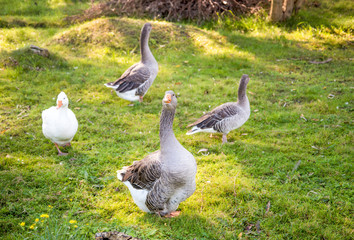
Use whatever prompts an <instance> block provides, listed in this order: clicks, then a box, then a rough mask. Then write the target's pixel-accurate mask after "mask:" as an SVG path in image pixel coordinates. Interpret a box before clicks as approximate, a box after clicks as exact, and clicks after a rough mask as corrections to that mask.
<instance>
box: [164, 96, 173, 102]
mask: <svg viewBox="0 0 354 240" xmlns="http://www.w3.org/2000/svg"><path fill="white" fill-rule="evenodd" d="M163 102H164V103H170V102H171V94H166V95H165V97H164V98H163Z"/></svg>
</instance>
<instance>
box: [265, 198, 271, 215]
mask: <svg viewBox="0 0 354 240" xmlns="http://www.w3.org/2000/svg"><path fill="white" fill-rule="evenodd" d="M269 209H270V201H268V203H267V206H266V212H265V214H267V213H268V212H269Z"/></svg>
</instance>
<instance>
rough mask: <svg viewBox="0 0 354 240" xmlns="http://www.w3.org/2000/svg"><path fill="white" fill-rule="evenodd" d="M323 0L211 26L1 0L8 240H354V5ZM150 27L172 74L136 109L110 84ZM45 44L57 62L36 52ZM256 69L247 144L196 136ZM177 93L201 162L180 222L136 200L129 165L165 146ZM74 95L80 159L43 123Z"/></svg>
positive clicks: (0, 208)
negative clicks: (161, 133)
mask: <svg viewBox="0 0 354 240" xmlns="http://www.w3.org/2000/svg"><path fill="white" fill-rule="evenodd" d="M323 2H324V3H323V4H322V6H321V7H320V8H314V7H311V8H308V9H305V10H303V11H300V13H299V14H298V15H297V16H296V17H294V18H293V19H291V20H290V21H289V22H287V23H284V24H279V25H274V24H271V23H269V22H267V21H266V20H265V16H264V14H263V15H262V14H261V15H259V16H256V17H248V18H246V17H245V18H242V19H240V20H239V21H238V22H232V21H231V20H230V19H223V20H220V21H218V22H215V23H212V24H211V23H210V24H206V25H204V28H202V27H198V26H196V25H193V24H181V23H169V22H165V21H160V20H159V21H153V20H149V19H132V18H99V19H96V20H92V21H88V22H84V23H81V24H76V25H68V24H67V23H65V22H64V21H63V19H64V17H65V16H67V15H70V14H76V13H77V12H78V11H79V10H80V9H85V8H86V7H87V6H88V5H89V3H87V2H80V1H78V2H75V1H37V4H38V5H37V6H33V1H20V0H17V1H0V5H2V6H3V7H2V8H1V10H0V23H1V24H2V25H1V26H3V27H4V28H1V29H0V51H1V52H0V68H1V69H0V92H1V94H0V123H1V125H0V149H1V151H0V178H1V181H0V191H1V195H0V236H1V238H3V239H93V236H94V234H95V233H96V232H102V231H112V230H117V231H122V232H125V233H127V234H129V235H132V236H135V237H139V238H142V239H194V238H195V239H351V237H350V236H351V235H352V232H353V217H352V213H353V187H352V181H353V165H352V159H353V150H352V148H353V120H352V119H353V114H352V113H353V97H352V96H353V88H354V86H353V82H354V81H353V80H354V79H353V75H354V72H353V69H354V66H353V65H354V64H353V53H354V51H353V45H352V41H353V37H352V28H351V26H353V24H352V22H353V17H352V16H350V12H351V13H352V12H353V3H352V2H351V1H344V0H342V1H336V2H335V3H331V2H332V1H323ZM320 16H321V17H320ZM146 21H151V22H152V23H153V31H152V33H151V39H150V48H151V49H152V51H153V53H154V55H155V57H156V60H157V61H158V62H159V68H160V71H159V74H158V76H157V78H156V80H155V82H154V84H153V85H152V87H151V88H150V90H149V91H148V93H147V95H146V96H145V97H144V102H143V103H142V104H137V105H135V106H132V107H131V106H128V105H129V104H130V103H129V102H127V101H125V100H122V99H119V98H118V97H117V96H116V94H115V93H111V91H110V89H108V88H106V87H105V86H104V85H103V84H104V83H106V82H108V81H112V80H115V79H116V78H117V77H118V76H119V75H120V74H121V73H123V72H124V70H125V69H126V68H128V67H129V66H130V65H132V64H133V63H135V62H137V61H139V58H140V54H139V34H140V29H141V26H142V25H143V24H144V22H146ZM38 24H39V25H38ZM206 27H207V28H206ZM30 44H34V45H38V46H42V47H45V48H48V49H49V51H50V52H51V56H50V57H49V58H48V59H47V58H42V57H40V56H37V55H33V54H31V52H30V51H29V50H28V46H29V45H30ZM328 58H332V61H331V62H329V63H326V64H311V63H309V61H313V60H315V61H323V60H326V59H328ZM242 74H249V76H250V78H251V80H250V83H249V85H248V96H249V100H250V103H251V110H252V113H251V117H250V119H249V121H248V122H247V123H246V124H245V125H244V126H242V127H241V128H240V129H238V130H235V131H233V132H231V133H230V134H229V141H231V142H233V143H232V144H226V145H221V136H220V135H217V134H216V135H214V136H213V137H212V138H211V137H209V134H204V133H201V134H195V135H192V136H187V135H185V133H186V131H187V129H186V125H188V123H191V122H192V121H193V120H195V119H196V118H197V117H199V116H201V115H202V114H203V112H205V111H207V110H209V109H211V108H214V107H216V106H218V105H220V104H221V103H224V102H227V101H235V100H236V92H237V88H238V82H239V79H240V77H241V76H242ZM168 89H172V90H174V91H175V92H176V93H177V94H178V96H179V98H178V108H177V114H176V118H175V121H174V131H175V134H176V136H177V138H178V139H179V141H180V142H181V143H182V145H184V146H185V147H186V148H187V149H188V150H189V151H191V152H192V153H193V155H194V156H195V157H196V160H197V164H198V173H197V190H196V192H195V193H194V194H193V195H192V196H191V197H190V198H189V199H188V200H186V201H185V202H183V203H181V204H180V207H179V209H180V210H181V211H182V214H181V215H180V216H179V217H177V218H174V219H160V218H159V217H157V216H155V215H149V214H145V213H143V212H141V211H140V210H139V209H138V208H137V207H136V206H135V204H134V203H133V201H132V198H131V196H130V194H129V191H128V189H127V188H126V187H125V186H124V185H123V184H122V183H121V182H119V181H118V179H117V178H116V170H118V169H120V168H121V167H123V166H125V165H128V164H131V163H132V162H133V161H135V160H140V159H142V158H143V157H144V156H146V155H147V154H148V153H150V152H153V151H155V150H156V149H158V148H159V138H158V128H159V126H158V124H159V114H160V111H161V99H162V97H163V95H164V92H165V91H166V90H168ZM62 90H63V91H65V93H66V94H67V95H68V97H69V99H70V108H71V109H72V110H73V111H74V112H75V114H76V116H77V119H78V121H79V130H78V132H77V135H76V136H75V138H74V140H73V142H72V148H68V149H65V150H66V151H68V152H69V153H70V154H69V155H68V156H66V157H59V156H57V152H56V149H55V147H54V145H53V144H52V143H50V142H49V140H47V139H46V138H45V137H44V136H43V134H42V131H41V123H42V121H41V111H42V110H44V109H46V108H48V107H50V106H53V105H54V104H55V98H56V96H57V95H58V93H59V92H60V91H62ZM332 95H334V97H332ZM301 116H303V118H301ZM305 119H306V120H305ZM202 148H207V149H208V152H207V154H206V153H205V152H202V153H198V151H199V150H200V149H202ZM203 154H205V155H203ZM300 161H301V162H300ZM297 164H299V165H297ZM296 166H298V167H296ZM269 204H270V207H269V208H268V207H267V205H268V206H269ZM49 205H50V206H49ZM41 214H48V215H49V218H43V217H42V218H41V217H40V215H41ZM36 218H38V219H39V221H38V222H35V219H36ZM42 220H43V222H42ZM70 220H76V221H77V223H74V224H71V223H70V222H69V221H70ZM22 222H25V226H20V223H22ZM33 223H36V225H34V226H33V229H30V226H31V225H32V224H33ZM75 225H76V226H77V227H75Z"/></svg>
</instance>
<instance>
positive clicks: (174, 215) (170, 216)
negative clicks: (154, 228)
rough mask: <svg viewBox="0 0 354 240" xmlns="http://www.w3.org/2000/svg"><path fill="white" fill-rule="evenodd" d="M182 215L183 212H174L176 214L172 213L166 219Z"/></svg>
mask: <svg viewBox="0 0 354 240" xmlns="http://www.w3.org/2000/svg"><path fill="white" fill-rule="evenodd" d="M180 214H181V211H174V212H170V213H169V214H167V215H166V216H165V217H166V218H173V217H177V216H178V215H180Z"/></svg>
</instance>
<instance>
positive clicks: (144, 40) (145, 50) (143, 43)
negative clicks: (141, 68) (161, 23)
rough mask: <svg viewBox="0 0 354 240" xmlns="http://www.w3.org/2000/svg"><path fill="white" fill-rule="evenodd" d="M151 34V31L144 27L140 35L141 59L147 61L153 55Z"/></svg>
mask: <svg viewBox="0 0 354 240" xmlns="http://www.w3.org/2000/svg"><path fill="white" fill-rule="evenodd" d="M149 36H150V33H149V32H148V31H147V30H146V29H144V30H143V31H142V32H141V35H140V53H141V61H142V62H144V63H145V62H147V61H149V59H151V57H152V53H151V51H150V48H149Z"/></svg>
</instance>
